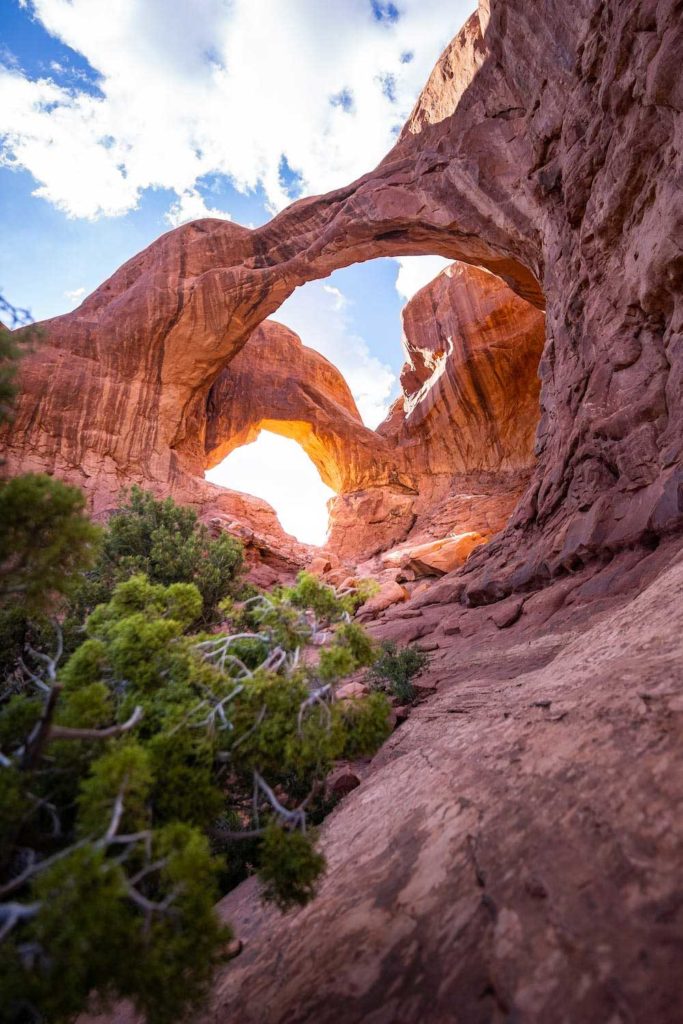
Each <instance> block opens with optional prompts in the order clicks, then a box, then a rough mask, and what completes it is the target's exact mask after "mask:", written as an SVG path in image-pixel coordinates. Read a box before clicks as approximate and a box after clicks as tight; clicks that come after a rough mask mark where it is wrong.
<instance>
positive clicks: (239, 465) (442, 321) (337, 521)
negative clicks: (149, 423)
mask: <svg viewBox="0 0 683 1024" xmlns="http://www.w3.org/2000/svg"><path fill="white" fill-rule="evenodd" d="M420 262H421V261H420ZM429 266H431V267H434V263H433V261H430V260H429V258H427V261H426V265H425V269H426V274H425V276H426V277H427V283H426V284H425V283H424V280H420V274H421V273H423V270H422V268H421V267H420V265H419V263H418V262H413V263H412V265H411V264H410V263H409V264H407V266H406V268H405V269H404V267H401V270H400V272H399V269H398V267H396V266H394V269H393V274H392V276H391V288H392V290H393V291H394V292H395V293H396V295H395V296H394V308H393V313H394V319H395V323H394V325H393V327H391V326H389V327H388V331H389V332H390V334H391V344H392V345H393V346H394V351H395V356H394V365H393V367H392V368H391V369H392V370H393V373H394V378H395V394H396V396H397V397H396V398H395V400H394V401H393V404H392V405H391V406H390V405H389V402H385V405H384V409H383V417H382V419H381V422H373V423H372V424H371V425H370V424H369V423H368V418H367V417H362V416H361V413H360V410H359V406H360V405H361V402H360V401H359V400H358V399H359V395H362V393H363V391H362V388H363V384H362V382H360V386H359V380H358V378H352V379H351V380H349V368H350V369H351V370H353V368H354V367H353V358H354V353H353V352H352V353H351V355H350V358H348V357H347V358H346V359H345V360H344V361H343V362H342V366H341V367H338V366H337V365H334V364H333V363H332V362H330V360H329V359H327V358H326V357H325V355H322V354H321V352H320V349H321V348H322V349H323V351H325V353H326V355H330V356H332V357H334V358H335V362H336V361H337V359H338V354H339V351H340V342H339V337H337V338H335V340H334V343H333V344H332V345H331V346H330V345H327V344H326V332H327V334H329V333H330V331H331V326H330V320H329V317H326V316H323V315H321V308H320V306H319V299H320V296H321V289H325V293H324V294H325V296H326V298H327V299H328V300H329V301H330V302H332V303H333V305H338V306H340V307H341V306H342V304H343V301H344V296H343V294H342V293H341V292H340V290H339V288H338V287H337V285H338V284H339V279H336V280H335V284H334V285H323V284H322V283H321V282H320V283H319V282H316V283H314V284H312V285H308V286H306V285H304V286H303V288H299V289H297V292H296V294H298V295H303V294H304V293H305V291H306V288H307V287H309V288H310V287H312V288H313V289H315V291H313V292H309V294H312V295H313V298H314V305H313V311H314V315H313V316H312V317H309V318H308V320H307V319H306V317H305V316H303V317H302V315H301V312H302V307H301V304H300V305H299V307H298V309H297V307H296V306H295V305H294V304H293V303H292V302H291V301H290V300H288V301H287V302H286V303H285V304H284V305H283V307H282V309H281V311H280V315H283V319H284V317H285V316H286V317H287V319H288V320H290V323H292V325H293V326H296V327H297V328H298V329H299V330H300V331H301V333H302V337H301V338H300V337H299V335H298V334H296V333H294V331H292V330H291V329H290V328H289V327H285V326H284V324H281V323H278V322H276V321H273V320H266V321H264V322H263V323H262V324H260V325H259V327H257V328H256V330H255V331H254V332H253V334H252V335H251V337H250V338H249V340H248V342H247V344H246V345H245V347H244V348H243V349H242V350H241V351H240V352H239V353H238V354H237V355H236V356H234V357H233V358H232V359H231V360H230V362H229V363H228V364H227V365H226V366H225V367H224V369H223V370H222V371H221V373H220V374H219V376H218V377H217V378H216V379H215V381H214V383H213V385H212V386H211V389H210V391H209V393H208V396H207V399H206V403H205V411H206V419H205V431H204V434H203V441H204V451H205V463H204V468H205V469H208V470H209V473H208V474H207V479H208V480H209V481H211V482H213V483H218V484H221V485H222V486H224V487H227V488H233V489H239V490H240V491H242V490H243V491H246V492H248V493H249V494H251V495H255V496H258V497H262V498H264V499H266V500H267V501H269V503H270V504H271V505H272V506H274V507H275V508H276V510H277V512H278V514H279V519H280V522H281V524H282V526H283V527H284V528H285V530H286V531H287V532H288V533H290V534H292V535H294V536H295V537H297V538H298V539H301V540H304V541H305V542H307V543H312V544H316V545H322V544H324V543H326V544H327V546H328V547H329V549H330V550H331V551H333V552H335V553H338V554H339V555H343V556H348V559H349V561H350V562H352V561H354V560H356V559H357V558H359V559H361V560H362V558H364V557H365V556H366V555H368V554H373V553H377V552H379V551H382V550H386V549H388V548H390V547H394V546H396V545H397V544H401V543H403V542H404V541H405V542H406V543H418V544H420V543H423V542H425V541H428V540H435V541H439V542H441V541H443V540H444V539H446V538H447V537H449V536H450V535H452V534H461V533H468V532H476V533H477V534H479V535H481V536H483V537H486V538H488V537H490V536H492V535H493V534H494V533H496V532H498V531H499V530H500V529H502V528H503V527H504V525H505V524H506V522H507V520H508V518H509V516H510V514H511V513H512V511H513V509H514V507H515V505H516V504H517V501H518V499H519V498H520V496H521V494H522V492H523V491H524V489H525V488H526V486H527V484H528V480H529V476H530V473H531V470H532V467H533V464H534V461H535V459H534V437H535V433H536V428H537V425H538V422H539V418H540V407H539V380H538V363H539V359H540V355H541V351H542V348H543V343H544V336H545V329H544V328H545V325H544V316H543V314H542V313H541V312H540V311H539V310H538V309H537V308H535V307H533V306H531V305H530V304H529V303H528V302H526V301H525V300H523V299H521V298H520V297H519V296H517V295H515V294H514V293H513V292H512V291H511V290H510V289H509V288H508V287H507V286H506V285H505V283H504V282H503V281H502V280H501V279H500V278H498V277H496V276H495V275H493V274H491V273H490V272H488V271H484V270H480V269H477V268H474V267H472V266H469V265H466V264H462V263H450V264H448V266H447V267H446V268H444V269H442V270H441V271H440V272H438V273H437V274H436V276H435V277H433V278H430V277H429V270H428V269H427V268H428V267H429ZM363 267H364V268H365V267H367V264H364V265H363ZM435 269H436V270H437V271H438V270H439V267H438V265H437V266H436V268H435ZM401 273H403V274H404V275H407V276H408V278H409V279H410V278H412V280H413V281H414V282H416V284H415V287H416V288H417V291H415V288H411V287H410V280H409V281H408V282H407V283H404V285H403V288H404V292H403V297H402V300H401V299H397V298H396V296H397V295H398V291H397V289H396V276H397V274H398V275H399V277H400V275H401ZM420 286H422V287H420ZM369 290H370V292H371V293H372V287H371V288H370V289H369ZM406 292H409V294H406ZM406 298H408V302H407V303H405V299H406ZM327 309H328V311H329V309H330V306H329V303H328V307H327ZM292 312H294V314H297V313H298V317H297V315H295V316H294V317H293V319H290V314H291V313H292ZM356 322H357V323H361V324H362V310H361V317H359V319H358V320H357V321H356ZM342 326H343V327H348V321H347V320H343V322H342ZM401 327H402V330H401ZM367 333H368V335H369V336H370V338H371V337H373V335H372V334H371V333H370V332H367ZM398 337H400V338H401V342H402V344H401V345H400V346H399V345H397V344H396V341H397V339H398ZM343 340H344V339H343V337H342V342H343ZM355 340H356V342H359V343H360V349H359V351H360V352H361V354H362V355H366V356H369V358H366V362H365V364H364V372H365V374H366V375H369V376H370V378H372V375H373V373H374V372H375V370H376V367H375V364H374V363H373V359H375V363H376V362H377V359H376V357H375V354H374V353H375V352H378V353H381V354H382V355H383V356H384V357H386V354H387V348H386V347H385V348H384V350H383V351H382V349H381V348H375V349H374V352H373V350H371V349H369V346H368V345H367V344H366V342H365V341H364V339H363V338H362V337H361V338H356V339H355ZM368 340H369V339H368ZM310 342H312V343H313V347H309V343H310ZM335 344H336V345H337V348H336V350H335V347H334V346H335ZM386 344H387V342H386V339H385V346H386ZM340 362H341V360H340ZM380 365H381V364H380ZM350 385H351V386H350ZM364 419H365V422H364ZM373 428H374V429H373ZM273 435H281V436H282V437H284V438H286V439H289V442H290V444H289V447H288V448H283V449H282V453H283V454H282V457H279V456H278V455H277V454H275V455H274V457H271V456H269V455H268V454H267V453H268V451H269V450H270V451H274V443H276V442H275V438H274V436H273ZM257 438H263V439H264V440H262V441H261V442H260V443H259V444H258V446H255V445H254V444H253V442H255V441H256V439H257ZM296 445H299V446H300V447H299V449H298V450H297V448H296ZM244 446H248V451H250V452H251V453H252V454H245V448H244ZM301 449H303V452H305V453H306V455H307V456H308V458H309V459H310V460H311V462H312V463H313V465H314V466H315V468H316V469H317V474H319V478H318V477H317V476H316V477H311V472H312V471H313V467H312V466H311V465H310V464H308V465H307V470H308V477H309V479H308V482H303V481H302V482H301V483H299V482H295V481H294V477H292V476H291V475H289V474H288V472H287V470H286V468H285V467H286V466H287V465H288V464H289V461H290V456H289V454H287V453H289V452H294V451H296V456H292V458H296V457H297V456H298V461H299V463H301V459H302V458H303V453H302V451H301ZM235 451H238V452H241V454H240V456H239V459H237V460H236V459H234V458H230V456H231V453H234V452H235ZM262 455H263V456H265V457H262ZM273 458H274V462H276V463H277V464H278V465H277V473H276V474H275V477H273V478H272V479H271V477H272V476H273V475H272V470H271V467H272V465H273ZM226 459H227V460H228V461H227V462H224V460H226ZM236 470H238V471H239V475H236V473H235V471H236ZM283 471H284V479H281V480H280V486H279V490H278V488H277V487H275V489H274V485H275V483H276V477H277V476H278V475H279V476H280V477H282V473H283ZM325 485H326V489H325V490H321V487H323V486H325ZM333 495H334V496H335V498H336V500H335V501H334V502H332V503H330V505H329V514H330V523H329V531H330V532H329V536H328V534H327V530H326V526H327V523H326V514H327V508H326V506H327V504H328V501H329V499H330V498H332V497H333ZM323 510H324V511H323Z"/></svg>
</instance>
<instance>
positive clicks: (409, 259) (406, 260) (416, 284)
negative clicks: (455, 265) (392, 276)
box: [396, 256, 453, 302]
mask: <svg viewBox="0 0 683 1024" xmlns="http://www.w3.org/2000/svg"><path fill="white" fill-rule="evenodd" d="M396 262H397V263H398V264H399V271H398V274H397V275H396V291H397V292H398V294H399V295H401V296H402V297H403V298H404V299H405V300H406V302H407V301H408V300H409V299H412V297H413V295H414V294H415V292H419V290H420V288H424V286H425V285H426V284H429V282H430V281H433V280H434V278H435V277H436V276H437V274H440V273H441V271H442V270H443V269H444V267H447V266H448V265H449V263H452V262H453V261H452V260H447V259H444V257H443V256H397V257H396Z"/></svg>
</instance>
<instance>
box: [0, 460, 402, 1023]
mask: <svg viewBox="0 0 683 1024" xmlns="http://www.w3.org/2000/svg"><path fill="white" fill-rule="evenodd" d="M35 480H36V481H38V483H37V484H34V485H33V487H32V489H31V488H29V489H28V490H24V492H23V493H24V495H25V498H26V509H25V510H24V513H23V514H24V520H23V521H24V524H25V525H24V533H23V536H26V533H27V531H28V529H29V528H30V524H32V523H33V524H38V526H37V528H38V532H40V530H42V531H43V532H42V533H41V536H43V535H45V533H46V531H47V526H45V525H41V524H47V523H49V522H52V523H53V527H52V528H53V532H54V534H55V536H54V537H53V538H52V539H53V544H52V549H51V550H52V555H51V556H50V557H49V558H48V557H47V556H46V557H45V558H44V559H43V560H42V561H41V560H34V561H33V562H31V561H29V560H27V561H26V563H25V565H23V566H22V565H20V563H19V560H17V561H16V562H13V561H12V559H11V558H6V559H5V562H6V565H5V574H4V576H3V582H4V583H5V584H6V591H5V593H6V594H7V595H9V594H10V593H11V590H10V589H9V588H10V583H8V582H7V581H8V580H10V570H11V572H13V573H14V574H15V577H16V574H17V572H19V570H21V572H23V573H24V576H23V577H22V579H23V580H25V591H23V592H26V593H30V594H32V595H33V596H32V602H31V608H34V609H35V610H36V611H35V613H32V616H31V617H28V616H26V615H24V617H23V618H22V617H14V618H13V617H12V614H10V609H11V606H10V605H9V604H6V606H5V608H4V609H3V610H4V612H7V615H6V616H5V617H0V637H2V636H3V630H5V634H4V635H7V637H8V638H9V640H10V643H11V644H12V645H14V647H15V648H17V647H23V645H25V643H26V642H27V640H28V641H29V642H30V643H31V644H32V646H34V647H35V648H36V649H37V650H38V651H40V650H41V649H42V651H44V652H47V654H46V655H45V656H44V657H43V658H41V657H40V655H39V654H33V655H30V654H27V653H26V652H25V651H24V652H23V653H24V656H26V657H28V658H29V660H30V665H31V671H32V673H33V676H34V679H33V682H32V683H31V682H30V681H29V680H28V679H27V678H26V677H25V676H23V675H22V674H21V673H20V672H18V671H17V670H16V669H15V668H14V662H13V661H11V659H9V658H8V659H7V660H6V662H5V665H4V679H5V683H4V689H3V691H1V692H0V752H1V754H2V757H1V759H0V885H1V884H3V883H7V882H8V881H11V880H13V879H15V880H16V878H17V876H20V875H21V872H22V870H23V869H24V867H25V865H26V864H27V863H29V862H28V861H27V852H26V851H30V857H32V858H33V860H32V863H33V868H32V869H31V872H32V873H31V872H29V874H28V875H27V877H26V879H25V880H24V881H22V882H21V884H18V887H17V889H16V891H15V892H14V893H12V895H11V897H10V900H11V901H16V905H18V906H19V907H20V908H21V914H20V916H19V917H18V918H17V919H16V920H13V921H11V922H10V924H11V926H10V927H9V932H8V935H7V937H6V939H5V941H4V942H2V943H0V989H1V990H2V992H3V999H4V1001H5V1005H6V1006H7V1007H8V1011H7V1018H8V1020H10V1021H12V1022H13V1024H14V1022H19V1021H21V1020H22V1013H23V1010H22V1009H21V1007H23V1006H25V1005H26V1003H27V1002H28V1003H29V1004H30V1005H31V1006H32V1007H34V1009H35V1012H36V1013H37V1014H39V1015H41V1016H42V1017H43V1019H45V1020H46V1021H61V1020H67V1019H69V1018H71V1017H73V1016H75V1015H76V1014H78V1013H79V1012H81V1011H82V1010H83V1008H84V1006H85V1004H86V1001H87V999H88V997H89V995H90V994H91V993H93V992H95V993H97V995H98V996H99V997H101V998H104V999H106V998H108V997H111V998H119V997H128V998H130V999H131V1000H132V1001H133V1003H134V1004H135V1005H136V1007H137V1008H138V1009H139V1010H140V1011H141V1012H143V1013H144V1014H145V1015H146V1017H147V1019H148V1021H150V1022H151V1024H171V1022H176V1021H178V1020H179V1019H180V1018H181V1017H182V1015H183V1014H184V1013H185V1012H186V1011H189V1010H193V1011H196V1008H197V1006H198V1004H199V1002H200V1000H201V998H202V996H203V994H204V992H205V990H206V987H207V985H208V984H209V981H210V977H211V972H212V970H213V968H214V967H215V965H216V964H217V963H218V962H219V961H220V959H221V957H222V956H223V950H224V946H225V943H226V940H227V938H228V937H229V932H228V931H227V930H226V929H224V928H222V927H221V925H220V924H219V922H218V920H217V918H216V916H215V914H214V910H213V904H214V901H215V899H216V897H217V896H218V894H219V889H218V882H219V880H220V882H221V884H222V885H223V886H224V887H225V886H232V885H234V884H236V883H237V882H238V881H239V880H240V879H241V878H242V877H244V876H245V875H246V874H248V873H251V872H254V871H257V872H258V873H259V875H260V877H261V879H262V882H263V895H264V898H266V899H268V900H272V901H274V902H275V903H276V904H277V905H278V906H279V907H281V908H282V909H287V908H288V907H291V906H295V905H301V904H303V903H305V902H307V901H308V900H309V899H310V898H311V897H312V896H313V895H314V892H315V886H316V882H317V880H318V879H319V877H320V875H321V873H322V871H323V870H324V864H325V862H324V858H323V857H322V855H321V854H320V853H319V852H318V851H317V850H316V848H315V836H314V834H313V832H311V830H310V828H308V829H307V828H306V822H307V815H309V812H310V814H314V815H315V816H316V820H320V819H321V818H322V816H323V814H324V810H325V805H324V804H323V802H322V800H321V797H320V794H321V793H322V792H323V789H324V787H323V785H322V783H323V781H324V779H325V776H326V775H327V773H328V772H329V770H330V768H331V766H332V765H333V763H334V761H335V760H337V759H339V758H342V757H356V756H365V755H367V754H370V753H372V752H373V751H374V750H375V749H376V748H377V746H378V745H379V744H380V743H381V742H382V740H383V739H384V738H385V736H386V735H387V732H388V728H389V727H388V702H387V700H386V698H385V697H384V695H383V694H381V693H373V694H371V695H369V696H368V697H366V698H362V699H360V700H353V701H348V700H346V701H337V700H335V696H334V694H335V688H336V686H337V685H338V683H339V682H340V681H341V680H343V679H344V678H345V677H346V676H348V674H349V673H351V672H354V671H356V670H357V669H358V668H360V667H361V666H363V665H368V664H371V663H372V661H373V659H374V657H375V648H374V645H373V643H372V641H371V640H370V638H369V637H368V635H367V634H366V633H365V631H364V630H363V629H362V627H360V626H358V625H357V624H355V623H353V622H351V621H350V615H351V613H352V611H353V609H354V607H356V606H357V604H358V603H359V602H360V600H361V598H360V597H359V595H358V594H357V593H356V592H353V593H347V594H343V595H338V594H337V593H336V592H335V591H334V589H333V588H331V587H327V586H326V585H325V584H322V583H321V582H320V581H319V580H318V579H317V578H316V577H313V576H310V575H308V574H301V575H300V576H299V578H298V580H297V583H296V585H295V586H293V587H280V588H276V589H275V590H274V591H273V592H272V593H270V594H261V593H253V592H251V593H250V592H247V594H245V593H244V591H243V590H242V585H241V583H240V579H239V574H240V567H241V549H240V548H239V545H236V543H235V542H233V541H232V540H231V539H230V538H225V537H224V538H220V539H219V541H212V540H211V538H210V537H209V536H208V534H207V533H206V531H205V530H204V528H203V527H200V526H199V525H198V524H197V520H196V517H195V516H194V513H192V512H188V510H185V509H179V508H178V507H177V506H175V505H174V504H173V503H172V502H158V501H156V500H155V499H154V498H152V497H151V496H150V495H146V494H144V492H141V491H137V490H134V492H133V494H132V495H131V500H130V503H129V505H128V506H127V507H126V508H125V509H123V510H122V511H121V513H120V514H119V515H117V516H115V517H114V519H113V521H112V524H111V526H110V527H109V528H108V529H107V530H106V532H105V537H104V542H103V548H102V553H101V555H100V557H99V560H98V561H97V563H96V565H95V566H94V568H92V569H91V570H89V571H88V573H87V576H86V578H85V582H84V581H83V580H84V577H83V569H84V568H86V567H87V566H88V565H90V564H91V563H92V556H93V552H94V547H95V538H96V532H95V533H94V534H92V533H90V534H89V533H88V531H87V530H86V531H84V532H83V534H82V535H81V534H80V533H79V532H78V530H74V528H73V519H74V516H75V517H76V518H78V517H80V519H82V521H83V523H85V525H86V526H87V527H89V526H90V524H89V523H88V522H87V520H85V519H84V518H83V517H82V504H79V503H78V502H77V501H76V502H74V501H72V504H71V505H69V504H68V503H66V504H65V505H64V506H63V507H62V506H59V508H61V510H62V511H61V515H62V518H61V520H60V519H59V517H58V516H55V515H54V514H53V515H52V518H51V519H50V516H48V515H47V514H45V513H44V512H41V515H39V514H38V512H37V511H36V510H35V509H33V511H32V506H33V504H34V503H36V502H37V504H38V505H40V502H41V501H42V500H43V495H44V493H48V496H49V495H51V493H52V492H51V490H50V488H52V487H53V486H54V482H53V481H48V483H47V484H44V483H41V482H40V481H41V478H35ZM17 486H18V485H17ZM62 486H63V485H58V488H61V487H62ZM45 488H47V491H45ZM65 490H66V491H67V492H68V491H72V490H73V489H69V488H66V489H65ZM1 498H2V495H1V494H0V500H1ZM50 500H52V499H51V498H50ZM7 507H8V508H10V509H12V508H15V507H16V506H12V505H11V504H8V506H7ZM69 509H71V512H70V513H69ZM41 516H42V518H41ZM59 522H61V523H63V524H64V530H65V531H66V534H67V536H69V537H70V541H69V545H70V547H69V551H68V552H67V550H66V545H65V544H64V543H62V540H63V538H62V537H61V535H59V530H60V529H62V527H61V526H59V525H55V524H58V523H59ZM79 538H80V541H79ZM85 541H87V544H86V543H85ZM81 542H83V543H81ZM79 543H81V553H80V554H79V553H78V546H79ZM88 545H89V547H88ZM48 547H49V545H48ZM86 547H88V557H86V556H85V554H84V553H83V552H84V550H85V548H86ZM36 573H41V574H42V583H41V581H40V580H38V579H36V578H35V574H36ZM60 573H61V575H60ZM79 581H80V583H79ZM11 586H14V584H13V583H12V584H11ZM45 586H47V587H48V591H49V600H48V594H46V593H44V590H43V588H44V587H45ZM77 587H78V593H77V594H76V595H75V596H74V591H75V589H76V588H77ZM23 592H22V593H23ZM53 595H57V596H59V595H66V596H67V597H69V599H70V600H71V606H70V616H71V617H70V620H69V623H68V624H65V631H66V633H67V648H66V649H67V651H68V652H69V653H68V656H67V657H66V658H65V659H64V663H63V664H60V665H59V666H58V668H57V669H56V668H55V662H54V661H50V654H51V652H53V651H55V649H58V647H59V645H58V644H56V643H55V629H56V628H57V629H58V627H56V624H55V623H50V622H49V620H48V619H47V618H46V617H45V615H44V611H45V612H47V611H48V610H51V609H52V607H53V603H54V596H53ZM239 598H242V600H239ZM219 614H220V615H222V616H223V621H222V623H221V629H222V630H223V631H221V632H204V633H198V632H196V630H197V628H198V624H199V623H201V622H203V621H204V622H206V621H208V620H213V621H215V619H216V617H217V616H218V615H219ZM214 628H215V627H214ZM235 634H239V635H235ZM242 634H246V635H242ZM308 645H314V650H315V651H317V652H318V656H317V657H315V655H314V653H313V652H309V655H308V656H307V657H305V658H301V659H300V658H299V652H300V650H301V649H302V648H305V647H306V646H308ZM46 664H49V666H50V668H49V671H47V669H46ZM55 671H56V676H55ZM36 676H42V679H43V683H42V685H39V684H37V683H36V680H35V677H36ZM55 688H56V689H55ZM46 689H47V691H48V693H49V695H50V696H49V699H48V697H47V696H46V692H45V690H46ZM55 697H56V700H55V699H54V698H55ZM134 710H135V716H133V717H131V716H132V713H133V711H134ZM41 716H42V725H41V726H40V727H38V728H37V723H38V721H39V719H41ZM131 723H132V724H131ZM41 729H42V730H44V731H43V733H41ZM45 729H46V731H45ZM70 730H71V732H70ZM74 730H76V733H75V734H74ZM101 730H106V732H105V734H104V735H102V734H101V733H100V731H101ZM36 733H38V734H41V735H43V739H42V741H41V743H42V745H40V744H39V745H38V746H37V747H36V746H35V735H36ZM29 736H31V737H33V738H32V739H31V742H30V743H28V742H27V741H28V738H29ZM27 752H28V754H27ZM243 834H244V835H246V840H245V839H243V838H242V835H243ZM210 842H211V843H212V844H213V851H214V852H213V853H212V851H211V847H210ZM7 906H8V904H6V903H3V902H2V901H1V900H0V927H2V926H3V924H6V923H7V920H8V918H7V914H8V913H9V911H8V910H7ZM27 948H29V949H31V950H33V952H32V954H31V956H30V957H28V958H27V957H26V955H25V952H24V951H25V950H26V949H27Z"/></svg>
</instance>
